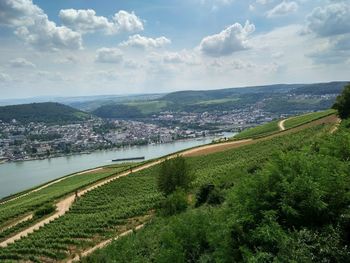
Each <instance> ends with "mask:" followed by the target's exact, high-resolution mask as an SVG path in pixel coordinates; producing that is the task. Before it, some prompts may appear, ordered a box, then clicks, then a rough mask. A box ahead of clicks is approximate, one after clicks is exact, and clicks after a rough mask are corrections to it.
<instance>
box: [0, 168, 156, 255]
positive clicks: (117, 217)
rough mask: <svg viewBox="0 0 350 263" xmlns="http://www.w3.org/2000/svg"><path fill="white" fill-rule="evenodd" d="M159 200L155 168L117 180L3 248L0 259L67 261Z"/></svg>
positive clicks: (145, 211)
mask: <svg viewBox="0 0 350 263" xmlns="http://www.w3.org/2000/svg"><path fill="white" fill-rule="evenodd" d="M160 199H161V195H160V194H159V193H158V192H157V191H155V177H154V169H149V170H145V171H142V172H138V173H135V174H134V175H130V176H127V177H123V178H120V179H118V180H116V181H113V182H111V183H109V184H106V185H104V186H101V187H99V188H97V189H95V190H93V191H91V192H89V193H87V194H86V195H84V197H83V198H81V199H79V200H78V201H76V203H75V204H74V205H73V207H72V208H71V209H70V211H69V212H68V213H67V214H65V215H64V216H62V217H60V218H58V219H57V220H55V221H53V222H52V223H50V224H48V225H46V226H45V227H43V228H41V229H40V230H39V231H36V232H34V233H33V234H31V235H29V236H28V237H26V238H23V239H21V240H19V241H17V242H15V243H14V244H11V245H9V246H8V247H6V248H2V249H1V250H0V259H16V260H20V259H22V260H32V261H51V260H59V259H63V258H66V257H67V256H68V255H69V254H74V253H75V252H76V251H77V250H81V249H83V248H86V247H88V246H91V245H92V244H94V243H96V242H99V240H101V239H106V238H107V237H109V236H112V235H115V234H116V233H118V231H120V230H122V229H124V228H125V224H128V219H130V218H134V217H136V216H141V215H145V214H147V213H149V212H150V211H151V210H152V209H153V208H154V207H155V206H156V204H157V203H158V202H159V200H160ZM129 224H130V225H132V222H131V221H130V222H129ZM118 226H122V227H121V228H119V227H118Z"/></svg>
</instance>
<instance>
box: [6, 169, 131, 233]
mask: <svg viewBox="0 0 350 263" xmlns="http://www.w3.org/2000/svg"><path fill="white" fill-rule="evenodd" d="M129 167H130V164H120V165H118V166H116V165H115V166H114V168H111V169H108V170H105V171H99V172H95V173H87V174H81V175H73V176H70V177H67V178H65V179H64V180H62V181H60V182H57V183H55V184H52V185H50V186H48V187H46V188H43V189H41V190H39V191H36V192H32V193H30V194H28V195H25V196H23V197H20V198H18V199H16V200H14V201H9V202H7V203H5V204H1V207H0V226H1V225H2V224H4V223H6V222H7V221H9V220H11V219H13V218H16V217H18V216H21V215H23V214H26V213H28V212H34V211H35V210H36V209H37V208H38V207H41V206H42V205H44V204H45V203H47V202H52V201H54V200H56V199H58V198H60V197H62V196H64V195H66V194H68V193H72V192H74V191H75V190H76V189H79V188H81V187H84V186H87V185H89V184H91V183H93V182H96V181H98V180H101V179H103V178H106V177H108V176H111V175H113V174H115V173H116V172H120V171H124V170H128V169H129Z"/></svg>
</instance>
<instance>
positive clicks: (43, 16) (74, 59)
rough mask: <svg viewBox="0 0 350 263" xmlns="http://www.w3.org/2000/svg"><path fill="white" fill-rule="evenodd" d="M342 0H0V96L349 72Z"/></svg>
mask: <svg viewBox="0 0 350 263" xmlns="http://www.w3.org/2000/svg"><path fill="white" fill-rule="evenodd" d="M349 55H350V0H294V1H293V0H176V1H175V0H174V1H163V0H148V1H144V0H128V1H127V0H125V1H122V0H117V1H116V0H89V1H86V0H59V1H48V0H1V1H0V94H1V98H2V99H5V98H18V97H33V96H48V95H50V96H77V95H97V94H132V93H154V92H169V91H174V90H183V89H218V88H224V87H238V86H249V85H260V84H273V83H309V82H321V81H331V80H349V79H350V77H349V76H350V75H349V72H350V56H349Z"/></svg>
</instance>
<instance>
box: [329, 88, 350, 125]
mask: <svg viewBox="0 0 350 263" xmlns="http://www.w3.org/2000/svg"><path fill="white" fill-rule="evenodd" d="M333 108H334V109H336V110H338V113H339V117H340V118H342V119H346V118H349V117H350V84H348V85H346V86H345V88H344V90H343V92H342V93H341V94H340V95H339V96H338V97H337V100H336V102H335V104H334V105H333Z"/></svg>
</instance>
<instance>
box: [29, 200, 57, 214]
mask: <svg viewBox="0 0 350 263" xmlns="http://www.w3.org/2000/svg"><path fill="white" fill-rule="evenodd" d="M55 210H56V207H55V206H54V205H53V204H51V203H49V204H46V205H43V206H41V207H39V209H38V210H36V211H35V213H34V216H35V217H43V216H46V215H49V214H51V213H52V212H54V211H55Z"/></svg>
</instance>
